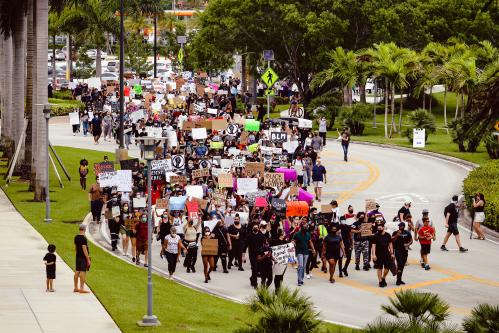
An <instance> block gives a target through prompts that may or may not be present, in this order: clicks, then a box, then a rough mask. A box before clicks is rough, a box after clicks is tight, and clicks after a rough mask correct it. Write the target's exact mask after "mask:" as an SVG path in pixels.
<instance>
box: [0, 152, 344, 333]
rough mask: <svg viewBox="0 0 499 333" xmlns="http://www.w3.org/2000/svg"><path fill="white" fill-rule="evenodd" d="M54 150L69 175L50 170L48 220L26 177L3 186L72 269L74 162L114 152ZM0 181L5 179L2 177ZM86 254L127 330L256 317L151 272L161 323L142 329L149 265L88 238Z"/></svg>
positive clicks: (79, 195) (194, 327) (76, 205)
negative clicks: (137, 263) (58, 176)
mask: <svg viewBox="0 0 499 333" xmlns="http://www.w3.org/2000/svg"><path fill="white" fill-rule="evenodd" d="M56 150H57V152H58V153H59V155H60V156H61V158H62V160H63V161H64V164H65V166H66V168H67V169H68V170H69V171H70V173H71V177H72V181H71V182H68V181H67V180H65V181H64V188H63V189H61V188H60V187H59V186H58V183H57V179H56V178H55V174H54V173H53V171H52V172H51V191H50V192H51V200H52V204H51V205H52V219H53V222H52V223H50V224H47V223H45V222H43V218H44V214H45V206H44V203H39V202H33V193H32V192H28V191H27V188H28V184H27V183H25V182H20V181H17V180H14V181H13V182H11V184H10V185H9V186H8V187H7V188H5V192H6V194H7V195H8V197H9V198H10V200H11V201H12V202H13V203H14V205H15V207H16V208H17V210H18V211H19V212H20V213H21V214H22V215H23V216H24V218H25V219H26V220H28V222H30V223H31V225H32V226H33V227H34V228H35V229H36V230H38V232H40V234H42V236H43V237H44V238H45V239H46V240H47V242H49V243H53V244H55V245H56V246H57V253H58V254H59V256H60V257H61V258H62V259H63V260H64V261H65V262H66V263H68V265H69V266H70V267H72V268H73V269H74V245H73V238H74V236H75V235H76V233H77V231H78V224H79V223H81V221H82V220H83V218H84V217H85V216H86V214H87V213H88V211H89V203H88V196H87V193H86V192H84V191H82V190H81V189H80V186H79V179H78V175H77V169H78V165H79V164H78V163H79V161H80V159H82V158H86V159H87V160H88V161H89V163H90V165H93V164H94V163H96V162H101V161H102V158H103V156H104V155H108V156H109V158H110V159H111V160H113V159H114V155H113V154H109V153H104V152H95V151H91V150H82V149H76V148H67V147H56ZM5 169H6V166H5V165H2V166H1V167H0V173H3V174H4V173H5ZM92 178H93V175H92V176H91V177H89V179H88V181H89V182H91V179H92ZM1 182H2V185H3V184H4V181H3V180H2V181H1ZM88 185H90V184H88ZM90 254H91V257H92V269H91V271H90V272H89V275H88V285H89V286H90V288H91V289H92V291H93V292H94V293H95V295H96V296H97V297H98V299H99V300H100V302H101V303H102V304H103V305H104V307H105V308H106V309H107V311H108V312H109V313H110V315H111V316H112V317H113V319H114V320H115V321H116V323H117V324H118V326H119V327H120V329H121V330H122V331H123V332H125V333H132V332H144V331H146V330H147V331H151V332H203V333H204V332H217V333H219V332H231V331H233V330H234V329H236V328H239V327H243V326H244V325H245V323H246V322H248V321H252V320H255V318H253V317H251V315H250V314H249V312H248V311H247V309H246V307H245V306H244V305H242V304H238V303H235V302H232V301H228V300H224V299H222V298H218V297H215V296H211V295H208V294H204V293H201V292H198V291H195V290H193V289H190V288H187V287H184V286H182V285H180V284H178V283H175V282H172V281H170V280H166V279H165V278H162V277H160V276H156V275H154V276H153V283H154V295H153V297H154V313H155V314H156V315H157V316H158V318H159V320H160V321H161V323H162V326H160V327H158V328H149V329H141V328H139V327H138V326H137V325H136V322H137V321H138V320H140V319H142V316H143V315H144V314H145V313H146V304H147V303H146V289H147V271H146V270H144V269H140V268H137V267H134V266H132V265H128V264H125V263H124V262H123V261H121V260H120V259H118V258H115V257H113V256H112V255H110V254H108V253H107V252H105V251H103V250H101V249H100V248H99V247H96V246H93V245H92V244H90ZM200 278H201V277H200ZM245 281H246V280H245ZM323 329H324V330H329V332H340V331H341V332H351V330H350V329H344V328H341V327H338V326H335V325H330V324H327V323H324V325H323Z"/></svg>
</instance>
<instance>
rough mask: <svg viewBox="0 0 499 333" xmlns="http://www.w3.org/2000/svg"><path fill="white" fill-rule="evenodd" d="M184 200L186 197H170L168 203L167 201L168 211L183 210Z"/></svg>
mask: <svg viewBox="0 0 499 333" xmlns="http://www.w3.org/2000/svg"><path fill="white" fill-rule="evenodd" d="M186 200H187V197H186V196H181V197H170V201H169V207H170V208H169V209H170V211H172V210H184V207H185V201H186Z"/></svg>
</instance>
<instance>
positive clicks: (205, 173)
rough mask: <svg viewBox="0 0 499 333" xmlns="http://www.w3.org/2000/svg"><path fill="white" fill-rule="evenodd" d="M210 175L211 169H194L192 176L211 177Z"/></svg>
mask: <svg viewBox="0 0 499 333" xmlns="http://www.w3.org/2000/svg"><path fill="white" fill-rule="evenodd" d="M209 176H210V169H196V170H192V178H202V177H209Z"/></svg>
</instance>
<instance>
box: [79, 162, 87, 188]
mask: <svg viewBox="0 0 499 333" xmlns="http://www.w3.org/2000/svg"><path fill="white" fill-rule="evenodd" d="M78 173H79V174H80V186H81V189H82V190H83V191H85V190H86V189H87V175H88V161H87V160H86V159H82V160H81V161H80V167H79V168H78Z"/></svg>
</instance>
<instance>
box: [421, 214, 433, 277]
mask: <svg viewBox="0 0 499 333" xmlns="http://www.w3.org/2000/svg"><path fill="white" fill-rule="evenodd" d="M418 238H419V244H421V255H422V256H423V263H422V264H421V267H423V268H424V269H425V270H427V271H429V270H430V265H429V264H428V254H430V250H431V241H432V240H435V239H436V234H435V229H434V228H433V227H432V226H430V219H429V218H427V217H424V218H423V227H422V228H421V229H419V231H418Z"/></svg>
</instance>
